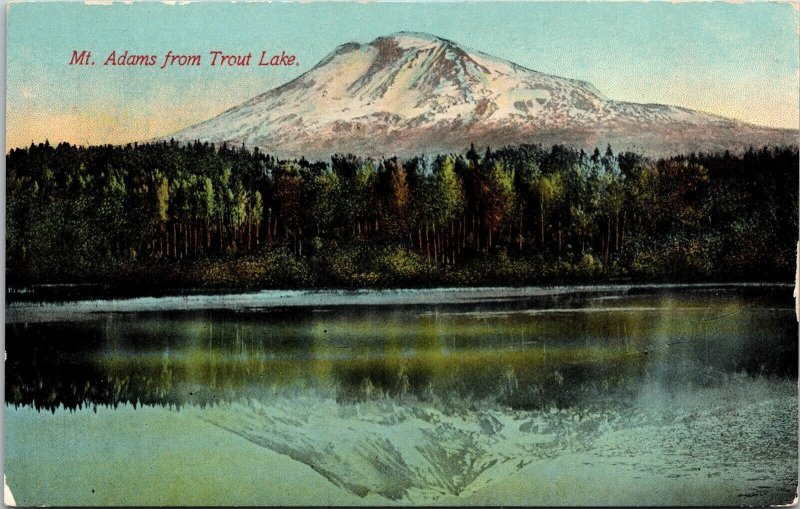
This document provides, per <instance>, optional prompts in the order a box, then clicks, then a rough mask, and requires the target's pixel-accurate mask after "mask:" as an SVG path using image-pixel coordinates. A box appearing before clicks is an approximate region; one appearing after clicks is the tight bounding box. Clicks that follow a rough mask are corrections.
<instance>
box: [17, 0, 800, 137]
mask: <svg viewBox="0 0 800 509" xmlns="http://www.w3.org/2000/svg"><path fill="white" fill-rule="evenodd" d="M401 30H407V31H420V32H429V33H432V34H435V35H438V36H440V37H445V38H448V39H452V40H454V41H456V42H458V43H460V44H461V45H463V46H465V47H468V48H472V49H477V50H480V51H483V52H485V53H489V54H492V55H496V56H499V57H502V58H506V59H509V60H512V61H514V62H516V63H518V64H520V65H523V66H525V67H529V68H532V69H536V70H539V71H543V72H548V73H552V74H557V75H560V76H566V77H570V78H577V79H582V80H586V81H589V82H591V83H593V84H594V85H595V86H596V87H597V88H598V89H599V90H600V91H602V92H603V93H605V94H606V95H607V96H609V97H611V98H613V99H620V100H628V101H636V102H658V103H669V104H677V105H681V106H686V107H690V108H695V109H700V110H704V111H709V112H712V113H718V114H722V115H726V116H730V117H735V118H739V119H742V120H745V121H749V122H753V123H757V124H762V125H771V126H779V127H792V128H797V127H798V115H799V113H798V110H799V107H798V12H797V10H796V9H794V8H793V7H792V6H791V5H789V4H785V3H784V4H775V3H750V4H731V3H717V2H714V3H699V4H688V3H687V4H672V3H607V2H591V3H527V2H504V3H494V2H471V3H457V4H456V3H433V4H431V3H374V2H373V3H302V4H300V3H237V4H231V3H193V4H189V5H182V6H176V5H172V6H170V5H165V4H161V3H135V4H127V5H126V4H119V3H116V4H113V5H85V4H83V3H27V4H13V5H11V7H10V9H9V11H8V46H7V48H8V50H7V51H8V61H7V73H8V77H7V120H8V132H7V148H12V147H14V146H19V145H26V144H28V143H30V142H31V141H37V142H38V141H41V140H42V139H43V138H45V137H46V138H49V139H50V140H51V141H60V140H62V139H63V140H67V141H71V142H75V143H84V144H85V143H103V142H110V143H121V142H125V141H135V140H145V139H149V138H152V137H155V136H159V135H164V134H168V133H170V132H172V131H175V130H177V129H179V128H181V127H184V126H186V125H189V124H191V123H194V122H198V121H200V120H203V119H205V118H208V117H210V116H212V115H214V114H216V113H219V112H221V111H224V110H225V109H227V108H229V107H231V106H235V105H236V104H238V103H240V102H242V101H244V100H246V99H248V98H250V97H252V96H254V95H257V94H259V93H262V92H264V91H266V90H268V89H269V88H272V87H274V86H277V85H280V84H282V83H284V82H286V81H288V80H290V79H292V78H294V77H295V76H297V75H299V74H300V73H302V72H305V71H307V70H309V69H310V68H311V67H313V66H314V64H316V63H317V62H318V61H319V60H320V59H321V58H323V57H324V56H325V55H326V54H327V53H329V52H330V51H331V50H332V49H333V48H335V47H336V46H338V45H340V44H342V43H345V42H348V41H358V42H369V41H371V40H372V39H374V38H375V37H378V36H380V35H385V34H389V33H393V32H397V31H401ZM73 49H78V50H81V49H87V50H91V51H92V52H93V54H94V56H95V59H96V60H97V61H98V65H96V66H94V67H77V66H69V65H67V63H68V61H69V58H70V56H71V54H72V50H73ZM169 49H172V50H173V51H175V52H185V53H199V54H201V55H203V58H204V59H206V58H208V53H209V51H211V50H214V49H219V50H224V51H226V52H232V53H235V52H241V53H246V52H248V51H252V52H253V53H254V54H256V53H258V54H260V51H261V50H262V49H264V50H267V51H277V52H280V50H286V51H287V52H289V53H294V54H296V55H297V59H298V62H299V63H300V65H299V66H298V67H293V68H270V67H260V68H259V67H255V66H253V67H246V68H241V69H230V68H229V69H219V68H214V67H209V66H206V65H203V66H201V67H197V68H173V69H169V70H163V71H162V70H160V69H158V68H111V67H103V66H102V65H100V63H101V62H102V61H103V60H105V58H106V56H107V55H108V54H109V53H110V52H111V51H112V50H117V51H124V50H129V51H130V52H131V53H144V54H155V55H158V56H159V58H162V56H163V54H164V53H166V52H167V50H169Z"/></svg>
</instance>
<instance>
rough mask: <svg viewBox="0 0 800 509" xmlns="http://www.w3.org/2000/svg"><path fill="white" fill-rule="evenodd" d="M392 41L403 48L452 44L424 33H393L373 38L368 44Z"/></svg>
mask: <svg viewBox="0 0 800 509" xmlns="http://www.w3.org/2000/svg"><path fill="white" fill-rule="evenodd" d="M388 40H391V41H394V42H396V43H397V44H398V45H399V46H400V47H403V48H408V49H411V48H421V47H427V46H430V45H447V44H453V42H452V41H449V40H447V39H443V38H441V37H438V36H436V35H433V34H429V33H425V32H405V31H403V32H395V33H393V34H389V35H383V36H380V37H377V38H375V39H374V40H373V41H372V42H371V43H370V44H371V45H377V44H380V43H382V42H385V41H388Z"/></svg>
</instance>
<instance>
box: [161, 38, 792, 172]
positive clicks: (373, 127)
mask: <svg viewBox="0 0 800 509" xmlns="http://www.w3.org/2000/svg"><path fill="white" fill-rule="evenodd" d="M172 137H174V138H175V139H176V140H178V141H182V142H188V141H193V140H201V141H209V142H214V143H222V142H228V143H229V144H235V145H241V144H242V143H243V144H245V145H246V146H248V147H254V146H257V147H259V148H260V149H263V150H264V151H267V152H269V153H271V154H274V155H277V156H279V157H299V156H301V155H302V156H305V157H307V158H312V159H317V158H327V157H328V156H330V155H331V154H333V153H336V152H340V153H343V152H352V153H356V154H361V155H368V156H375V157H380V156H391V155H399V156H408V155H412V154H420V153H436V152H451V151H458V152H460V151H463V150H464V149H465V148H466V147H468V146H469V144H470V143H475V144H476V145H477V146H486V145H490V146H492V147H499V146H503V145H509V144H516V143H543V144H545V145H549V144H554V143H564V144H568V145H572V146H575V147H580V148H587V149H591V148H594V147H595V146H600V147H602V146H605V145H606V144H607V143H610V144H611V145H612V146H613V147H614V149H615V150H616V151H620V150H637V151H641V152H646V153H650V154H653V155H661V154H667V153H673V152H688V151H697V150H720V149H731V150H741V149H742V148H746V147H748V146H750V145H763V144H788V143H796V142H797V140H796V138H797V133H796V132H795V131H791V130H785V129H771V128H766V127H759V126H755V125H751V124H746V123H744V122H739V121H736V120H731V119H727V118H723V117H719V116H715V115H710V114H707V113H702V112H698V111H693V110H689V109H686V108H680V107H676V106H666V105H660V104H636V103H629V102H622V101H615V100H611V99H609V98H607V97H605V96H604V95H603V94H602V93H601V92H600V91H598V90H597V89H595V88H594V87H593V86H592V85H590V84H589V83H586V82H582V81H577V80H572V79H567V78H561V77H557V76H552V75H549V74H544V73H541V72H537V71H533V70H530V69H526V68H524V67H521V66H519V65H516V64H514V63H512V62H509V61H506V60H502V59H499V58H495V57H492V56H489V55H486V54H484V53H480V52H476V51H467V50H465V49H464V48H462V47H461V46H459V45H458V44H456V43H454V42H452V41H448V40H445V39H441V38H438V37H435V36H432V35H427V34H417V33H405V32H402V33H398V34H394V35H390V36H386V37H379V38H377V39H375V40H374V41H372V42H371V43H369V44H358V43H348V44H344V45H342V46H339V47H338V48H336V50H334V51H333V52H332V53H331V54H329V55H328V56H327V57H325V58H324V59H322V60H321V61H320V62H319V63H318V64H317V65H316V66H314V68H312V69H311V70H310V71H308V72H306V73H305V74H303V75H301V76H299V77H298V78H296V79H294V80H292V81H290V82H288V83H286V84H284V85H282V86H280V87H277V88H275V89H272V90H270V91H268V92H266V93H264V94H262V95H259V96H257V97H254V98H253V99H251V100H249V101H247V102H245V103H244V104H241V105H239V106H236V107H234V108H232V109H230V110H228V111H226V112H224V113H222V114H220V115H218V116H216V117H214V118H212V119H210V120H207V121H205V122H202V123H200V124H197V125H195V126H192V127H189V128H187V129H184V130H182V131H180V132H178V133H175V134H174V135H173V136H172Z"/></svg>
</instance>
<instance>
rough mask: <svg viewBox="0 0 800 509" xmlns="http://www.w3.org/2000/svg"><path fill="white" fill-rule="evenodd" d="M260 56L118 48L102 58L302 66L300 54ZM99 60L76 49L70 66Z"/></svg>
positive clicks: (145, 63) (123, 62)
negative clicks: (162, 52)
mask: <svg viewBox="0 0 800 509" xmlns="http://www.w3.org/2000/svg"><path fill="white" fill-rule="evenodd" d="M256 57H257V58H253V52H250V51H248V52H247V53H243V54H234V53H227V52H225V51H221V50H212V51H209V52H208V53H206V54H204V55H203V54H200V53H196V54H182V53H175V52H174V51H172V50H169V51H167V52H166V53H165V54H164V55H163V56H161V57H159V56H158V55H152V54H150V55H147V54H140V53H131V52H130V51H128V50H125V51H119V52H118V51H117V50H114V51H112V52H111V53H109V54H108V55H107V56H106V57H105V58H104V59H103V60H101V61H99V62H100V63H101V65H104V66H125V67H157V68H159V69H167V68H169V67H192V66H201V65H208V66H212V67H222V68H225V67H249V66H254V67H288V66H299V65H300V63H299V62H298V61H297V57H296V56H295V55H293V54H289V53H286V51H284V50H281V51H280V53H279V52H270V51H267V50H262V51H261V52H260V53H256ZM96 63H97V62H96V61H95V59H94V58H93V57H92V52H91V51H89V50H73V51H72V55H71V57H70V59H69V65H86V66H92V65H95V64H96Z"/></svg>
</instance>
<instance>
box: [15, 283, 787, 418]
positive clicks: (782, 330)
mask: <svg viewBox="0 0 800 509" xmlns="http://www.w3.org/2000/svg"><path fill="white" fill-rule="evenodd" d="M783 293H786V292H785V290H780V291H778V290H769V289H750V290H746V291H745V290H742V289H739V290H726V291H715V292H710V291H704V292H692V291H682V292H671V293H668V292H660V293H650V294H645V295H636V294H635V292H633V293H632V294H628V295H613V294H612V295H602V296H597V295H594V296H593V295H587V296H581V297H575V296H573V297H569V298H568V297H564V296H562V297H557V298H539V299H524V300H520V299H517V300H510V301H508V302H503V303H500V304H498V303H497V302H494V303H492V304H491V305H489V304H487V303H481V302H476V303H472V304H459V305H457V306H444V305H443V306H427V307H420V306H385V307H381V306H370V307H363V306H362V307H332V308H313V307H307V308H294V309H291V310H288V309H284V310H271V311H260V312H259V311H252V310H250V311H246V312H245V311H240V310H220V311H203V312H171V313H135V314H103V315H99V316H97V317H96V318H95V319H93V320H84V321H80V322H45V323H28V324H26V323H14V324H7V325H6V348H7V353H8V360H7V362H6V401H7V403H10V404H13V405H23V406H33V407H35V408H37V409H44V410H50V411H55V410H56V409H57V408H59V407H64V408H68V409H75V408H82V407H85V406H96V405H108V406H117V405H119V404H122V403H132V404H134V405H162V406H170V407H178V408H180V407H181V406H184V405H198V406H201V407H205V406H208V405H216V404H218V403H220V402H223V401H225V402H231V401H242V400H259V399H261V397H262V396H263V395H264V394H267V393H274V391H275V390H280V391H285V392H286V393H287V394H294V393H298V392H302V391H305V390H311V389H313V390H314V391H318V392H322V393H326V394H330V395H331V396H332V397H334V398H335V399H336V401H338V402H339V403H348V402H357V401H364V400H370V399H383V398H394V399H415V400H423V401H440V400H448V401H453V400H458V401H461V402H468V403H469V404H476V405H487V404H491V405H502V406H505V407H511V408H514V409H542V408H550V407H555V408H563V407H570V406H575V405H580V406H586V405H602V404H603V402H604V401H607V400H614V401H617V402H619V401H625V400H626V398H631V399H632V397H633V395H635V394H636V393H637V391H638V390H639V389H640V387H641V386H642V384H643V383H644V382H645V381H648V382H652V381H653V380H656V381H658V383H659V384H661V385H663V386H664V387H666V388H669V387H682V388H685V387H687V386H689V387H691V386H695V385H696V386H703V387H709V386H715V385H716V384H721V383H723V381H724V380H725V375H729V374H741V373H743V374H745V375H746V376H759V377H761V376H764V377H782V378H792V377H796V371H797V341H796V337H797V325H796V322H795V321H794V317H793V310H792V302H791V300H790V298H787V297H786V296H784V295H783Z"/></svg>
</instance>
